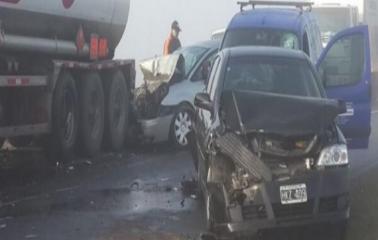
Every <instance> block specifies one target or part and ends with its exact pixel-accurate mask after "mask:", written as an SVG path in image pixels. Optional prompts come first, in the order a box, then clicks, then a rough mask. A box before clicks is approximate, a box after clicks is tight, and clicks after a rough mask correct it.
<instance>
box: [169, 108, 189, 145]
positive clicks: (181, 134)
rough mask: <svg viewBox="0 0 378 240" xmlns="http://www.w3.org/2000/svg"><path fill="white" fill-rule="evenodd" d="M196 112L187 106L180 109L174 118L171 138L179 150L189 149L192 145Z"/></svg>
mask: <svg viewBox="0 0 378 240" xmlns="http://www.w3.org/2000/svg"><path fill="white" fill-rule="evenodd" d="M193 120H194V110H193V109H192V108H191V107H189V106H187V105H181V106H179V107H178V109H177V111H176V113H175V115H174V116H173V119H172V122H171V127H170V133H169V138H170V141H171V142H172V143H173V144H174V145H175V146H176V147H177V148H181V149H183V148H187V147H189V144H190V134H191V132H192V131H193Z"/></svg>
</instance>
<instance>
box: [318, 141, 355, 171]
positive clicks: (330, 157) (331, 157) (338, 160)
mask: <svg viewBox="0 0 378 240" xmlns="http://www.w3.org/2000/svg"><path fill="white" fill-rule="evenodd" d="M348 163H349V158H348V149H347V146H346V145H344V144H342V145H333V146H330V147H327V148H324V149H323V150H322V152H321V153H320V157H319V160H318V163H317V165H318V166H325V167H327V166H343V165H347V164H348Z"/></svg>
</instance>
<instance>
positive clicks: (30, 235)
mask: <svg viewBox="0 0 378 240" xmlns="http://www.w3.org/2000/svg"><path fill="white" fill-rule="evenodd" d="M37 237H38V235H36V234H28V235H25V238H26V239H34V238H37Z"/></svg>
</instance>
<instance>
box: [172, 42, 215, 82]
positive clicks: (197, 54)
mask: <svg viewBox="0 0 378 240" xmlns="http://www.w3.org/2000/svg"><path fill="white" fill-rule="evenodd" d="M207 50H208V49H207V48H205V47H198V46H193V47H186V48H182V49H180V50H178V51H177V52H176V53H179V54H182V56H183V58H184V59H185V78H187V77H188V76H189V74H190V73H191V72H192V70H193V68H194V67H195V66H196V65H197V63H198V62H199V61H200V60H201V58H202V57H203V55H204V54H205V53H206V51H207Z"/></svg>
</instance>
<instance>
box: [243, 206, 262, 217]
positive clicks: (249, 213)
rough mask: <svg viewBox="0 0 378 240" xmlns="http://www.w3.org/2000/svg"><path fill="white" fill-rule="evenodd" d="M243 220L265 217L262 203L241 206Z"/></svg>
mask: <svg viewBox="0 0 378 240" xmlns="http://www.w3.org/2000/svg"><path fill="white" fill-rule="evenodd" d="M242 214H243V219H244V220H252V219H259V218H260V219H261V218H266V217H267V215H266V210H265V207H264V205H247V206H243V207H242Z"/></svg>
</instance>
